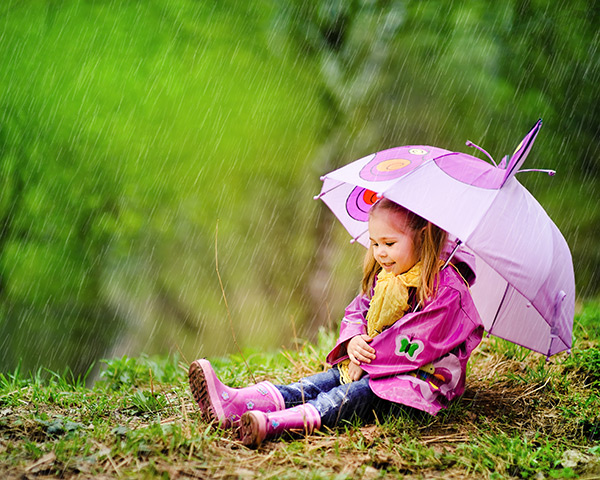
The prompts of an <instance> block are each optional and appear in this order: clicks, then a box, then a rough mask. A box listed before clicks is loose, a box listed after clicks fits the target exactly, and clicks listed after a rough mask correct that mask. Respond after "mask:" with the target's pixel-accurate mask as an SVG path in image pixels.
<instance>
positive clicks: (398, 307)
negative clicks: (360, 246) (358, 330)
mask: <svg viewBox="0 0 600 480" xmlns="http://www.w3.org/2000/svg"><path fill="white" fill-rule="evenodd" d="M421 267H422V265H421V262H417V263H416V264H415V265H414V266H413V267H412V268H411V269H410V270H409V271H408V272H406V273H403V274H401V275H394V274H393V273H391V272H390V273H388V272H386V271H385V270H382V271H381V272H379V275H377V283H376V284H375V290H374V292H373V298H372V299H371V303H370V305H369V311H368V312H367V334H368V335H369V337H371V338H374V337H375V336H377V335H379V334H380V333H381V332H383V331H384V330H385V329H386V328H388V327H390V326H391V325H393V324H394V323H395V322H396V321H397V320H399V319H400V318H402V317H403V316H404V314H405V313H406V311H407V310H408V308H409V305H408V288H409V287H418V286H419V285H420V282H421V270H422V269H421ZM349 365H350V360H349V359H346V360H344V361H342V362H340V364H339V365H338V368H339V370H340V380H341V382H342V383H351V382H352V380H350V376H349V373H348V366H349Z"/></svg>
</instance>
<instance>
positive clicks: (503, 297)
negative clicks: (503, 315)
mask: <svg viewBox="0 0 600 480" xmlns="http://www.w3.org/2000/svg"><path fill="white" fill-rule="evenodd" d="M509 286H510V283H508V282H506V288H505V289H504V294H503V295H502V300H500V303H499V304H498V309H497V310H496V314H495V315H494V320H492V324H491V325H490V329H489V330H488V333H493V332H492V330H493V329H494V324H495V323H496V320H497V319H498V315H499V314H500V309H501V308H502V305H503V304H504V299H505V298H506V295H507V294H508V287H509Z"/></svg>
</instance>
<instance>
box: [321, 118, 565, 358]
mask: <svg viewBox="0 0 600 480" xmlns="http://www.w3.org/2000/svg"><path fill="white" fill-rule="evenodd" d="M541 125H542V122H541V120H539V121H538V122H537V123H536V124H535V125H534V127H533V128H532V129H531V130H530V131H529V133H528V134H527V135H526V136H525V138H524V139H523V141H522V142H521V143H520V144H519V146H518V147H517V148H516V150H515V152H514V153H513V155H512V156H511V157H505V158H504V159H503V160H502V162H501V163H500V164H499V165H496V164H495V162H494V161H493V159H492V157H491V156H490V155H489V154H488V153H487V152H485V150H483V149H481V148H480V147H477V146H476V145H474V144H472V143H471V142H467V145H470V146H474V147H476V148H478V149H479V150H481V151H482V152H484V153H485V154H486V155H487V156H488V158H489V159H490V160H491V162H492V163H489V162H488V161H484V160H481V159H479V158H476V157H473V156H471V155H467V154H465V153H459V152H451V151H448V150H445V149H442V148H438V147H432V146H426V145H416V146H403V147H396V148H391V149H388V150H384V151H381V152H377V153H374V154H371V155H368V156H366V157H364V158H361V159H359V160H357V161H355V162H353V163H350V164H348V165H346V166H344V167H342V168H340V169H338V170H335V171H333V172H331V173H328V174H327V175H325V176H324V177H321V180H323V188H322V190H321V193H320V194H319V195H318V196H317V197H316V198H321V199H322V200H323V201H324V202H325V204H326V205H327V206H328V207H329V208H330V209H331V210H332V211H333V213H334V214H335V215H336V217H337V218H338V219H339V220H340V221H341V223H342V224H343V225H344V227H345V228H346V229H347V230H348V232H349V233H350V234H351V235H352V237H353V241H357V242H359V243H361V244H362V245H364V246H368V244H369V239H368V230H367V220H368V212H369V209H370V207H371V205H372V204H373V203H374V202H375V201H376V200H377V199H378V198H380V197H386V198H388V199H390V200H392V201H394V202H396V203H398V204H399V205H402V206H404V207H406V208H408V209H409V210H412V211H413V212H415V213H417V214H418V215H420V216H422V217H423V218H425V219H427V220H429V221H430V222H432V223H434V224H436V225H438V226H439V227H441V228H443V229H444V230H446V231H447V232H448V233H449V234H450V235H451V236H453V237H454V238H456V248H455V249H459V250H460V249H464V250H466V251H468V252H471V253H473V254H474V255H475V269H476V272H477V281H476V283H475V285H474V286H473V288H472V295H473V299H474V301H475V305H476V306H477V309H478V311H479V313H480V315H481V318H482V321H483V323H484V326H485V328H486V330H487V332H488V333H490V334H492V335H495V336H497V337H500V338H504V339H506V340H509V341H511V342H513V343H516V344H518V345H521V346H524V347H527V348H529V349H531V350H534V351H536V352H540V353H543V354H545V355H547V356H551V355H554V354H556V353H558V352H561V351H564V350H568V349H570V347H571V344H572V331H573V316H574V305H575V280H574V273H573V261H572V258H571V253H570V250H569V247H568V245H567V242H566V241H565V239H564V237H563V236H562V234H561V233H560V231H559V229H558V228H557V227H556V225H555V224H554V222H553V221H552V220H551V219H550V217H549V216H548V214H547V213H546V212H545V211H544V209H543V208H542V206H541V205H540V204H539V203H538V202H537V200H536V199H535V198H534V197H533V196H532V195H531V194H530V193H529V192H528V191H527V190H526V189H525V187H523V186H522V185H521V184H520V183H519V181H518V180H517V179H516V178H515V174H516V173H517V172H522V171H525V170H521V169H520V168H521V166H522V165H523V162H524V161H525V159H526V157H527V155H528V154H529V152H530V150H531V147H532V145H533V142H534V140H535V138H536V136H537V134H538V132H539V130H540V128H541ZM538 171H546V172H548V173H550V174H551V175H553V174H554V172H552V171H548V170H538Z"/></svg>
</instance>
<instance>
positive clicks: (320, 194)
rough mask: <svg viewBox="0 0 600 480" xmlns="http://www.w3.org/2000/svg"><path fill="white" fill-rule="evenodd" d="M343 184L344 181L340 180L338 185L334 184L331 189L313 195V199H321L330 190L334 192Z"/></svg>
mask: <svg viewBox="0 0 600 480" xmlns="http://www.w3.org/2000/svg"><path fill="white" fill-rule="evenodd" d="M342 185H344V183H343V182H339V183H338V184H337V185H334V186H333V187H331V188H330V189H329V190H327V191H326V192H321V193H319V194H318V195H315V196H314V197H313V200H319V199H320V198H321V197H323V196H325V195H327V194H328V193H329V192H333V191H334V190H335V189H336V188H339V187H341V186H342Z"/></svg>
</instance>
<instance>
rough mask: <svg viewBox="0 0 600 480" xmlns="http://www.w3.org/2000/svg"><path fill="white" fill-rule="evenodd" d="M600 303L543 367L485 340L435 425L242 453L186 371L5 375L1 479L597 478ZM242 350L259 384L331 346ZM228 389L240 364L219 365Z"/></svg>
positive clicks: (322, 437) (287, 440)
mask: <svg viewBox="0 0 600 480" xmlns="http://www.w3.org/2000/svg"><path fill="white" fill-rule="evenodd" d="M598 325H600V305H598V304H594V303H592V304H588V305H585V306H584V307H583V309H582V313H580V314H579V315H578V316H577V318H576V321H575V334H576V341H575V344H574V348H573V354H572V355H570V356H569V355H567V354H560V355H557V356H555V357H553V358H551V359H550V360H549V361H548V362H547V361H546V359H545V358H541V357H540V356H539V355H537V354H534V353H530V352H528V351H526V350H523V349H521V348H518V347H515V346H514V345H511V344H508V343H507V342H503V341H501V340H497V339H494V338H490V339H486V340H485V341H484V342H483V344H482V345H481V346H480V347H479V349H478V350H477V352H476V353H475V354H474V356H473V358H472V362H471V367H470V373H469V379H468V388H467V391H466V392H465V394H464V395H463V397H462V398H461V399H460V400H459V401H457V402H455V403H454V404H453V405H452V406H451V407H450V408H449V409H448V410H447V411H444V412H442V413H440V414H439V415H438V416H437V417H429V416H426V417H424V418H419V419H416V418H410V417H400V418H396V419H393V420H390V421H387V422H378V423H376V424H374V425H361V424H359V423H354V424H347V425H344V426H342V427H340V428H338V429H337V430H336V431H321V432H316V433H315V434H313V435H311V436H310V437H308V438H299V437H295V438H292V437H284V438H283V439H281V440H279V441H276V442H268V443H266V444H265V445H263V446H262V447H261V448H259V449H258V450H249V449H247V448H245V447H243V446H242V445H241V443H240V442H239V441H238V440H237V437H236V435H235V432H232V431H223V430H219V429H216V428H214V427H213V426H212V425H210V424H207V423H205V422H204V421H203V420H201V418H200V416H199V414H198V411H197V409H196V407H195V405H194V402H193V400H192V398H191V395H190V392H189V389H188V386H187V381H186V370H187V362H184V361H181V360H180V359H179V358H177V357H170V358H150V357H145V356H142V357H139V358H128V357H123V358H119V359H111V360H106V361H104V362H102V369H101V379H100V381H98V382H96V383H95V385H94V386H93V387H91V388H89V387H87V386H86V378H85V377H84V378H73V376H72V375H70V373H69V372H63V373H62V374H57V373H54V372H48V371H39V372H37V373H36V374H34V375H31V376H29V377H25V376H24V375H22V374H21V372H20V371H19V369H18V368H17V369H16V370H15V371H14V372H11V373H4V374H0V478H66V479H74V478H91V477H98V478H165V479H166V478H240V479H247V478H273V479H286V478H289V479H296V478H305V479H330V478H335V479H358V478H361V479H363V478H364V479H375V478H409V479H413V478H415V479H416V478H483V479H504V478H532V479H533V478H536V479H541V478H546V479H550V478H600V447H599V446H598V440H600V414H599V413H598V412H600V395H599V394H600V373H599V372H600V368H599V367H600V348H599V345H598V338H599V336H598ZM334 339H335V336H334V334H331V333H329V334H326V333H323V334H322V335H321V338H320V340H319V342H318V343H317V344H316V345H311V344H303V345H301V346H299V347H298V348H297V349H293V350H286V351H281V352H272V353H264V352H252V351H248V352H245V357H246V359H247V361H248V364H249V366H250V368H251V370H252V373H253V375H254V377H255V378H256V379H257V381H260V380H263V379H269V380H271V381H273V382H275V383H278V382H287V381H291V380H294V379H297V378H298V377H300V376H303V375H307V374H310V373H312V372H315V371H318V370H320V369H322V368H324V364H323V363H322V359H323V358H324V357H325V354H326V353H327V351H328V349H329V347H330V346H331V344H332V342H333V341H334ZM214 365H215V368H216V369H217V371H218V373H219V375H220V376H221V378H222V379H223V380H224V381H225V382H226V383H228V384H230V385H233V386H241V385H244V384H246V383H248V382H249V381H250V378H251V374H250V373H249V372H248V370H247V368H246V367H245V365H244V362H243V361H241V358H240V357H239V356H237V355H232V356H230V357H227V358H218V359H214Z"/></svg>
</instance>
